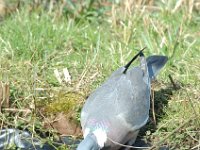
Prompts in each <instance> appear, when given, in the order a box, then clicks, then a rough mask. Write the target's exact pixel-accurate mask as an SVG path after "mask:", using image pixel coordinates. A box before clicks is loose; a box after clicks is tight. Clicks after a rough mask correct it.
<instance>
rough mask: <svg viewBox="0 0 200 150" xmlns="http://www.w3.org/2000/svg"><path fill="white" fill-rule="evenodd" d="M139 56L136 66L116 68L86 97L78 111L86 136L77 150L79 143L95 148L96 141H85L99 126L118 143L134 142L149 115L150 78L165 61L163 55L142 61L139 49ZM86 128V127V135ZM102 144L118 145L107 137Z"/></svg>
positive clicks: (106, 145) (113, 146)
mask: <svg viewBox="0 0 200 150" xmlns="http://www.w3.org/2000/svg"><path fill="white" fill-rule="evenodd" d="M139 55H140V66H137V67H132V68H129V69H126V66H127V65H128V64H130V63H128V64H127V65H126V66H125V67H121V68H119V69H117V70H116V71H115V72H114V73H112V75H111V76H110V77H109V78H108V79H107V80H106V81H105V82H104V83H103V84H102V85H101V86H100V87H99V88H97V89H96V90H95V91H94V92H93V93H92V94H91V95H90V96H89V97H88V99H87V100H86V103H85V104H84V106H83V109H82V112H81V126H82V129H83V132H84V134H85V136H86V137H87V138H85V139H84V140H83V142H82V143H81V144H80V145H79V147H78V150H83V147H84V146H83V143H90V145H93V149H90V148H88V149H87V150H95V149H99V145H98V144H97V140H93V141H91V140H90V141H89V140H88V136H94V134H93V132H94V131H95V130H97V129H102V130H103V131H105V132H106V135H107V137H108V138H110V139H112V140H113V141H116V142H118V143H121V144H125V143H127V142H129V144H133V143H134V142H135V139H136V137H137V134H138V132H139V129H140V128H141V127H143V126H144V125H145V124H146V123H147V121H148V118H149V109H150V82H151V79H153V77H155V76H156V75H157V73H158V72H159V70H160V69H161V68H162V67H163V66H164V64H165V63H166V61H167V57H165V56H150V57H148V58H147V61H146V59H145V57H144V55H143V53H142V51H141V52H140V53H139ZM124 70H127V71H125V72H124ZM149 71H150V74H149ZM86 129H89V134H88V135H87V133H85V132H86V131H85V130H86ZM87 141H88V142H87ZM95 144H97V146H94V145H95ZM106 147H107V148H109V149H118V148H119V146H118V145H115V144H114V143H112V142H111V141H110V140H109V139H106V141H105V143H104V146H103V147H102V148H106ZM84 150H85V149H84Z"/></svg>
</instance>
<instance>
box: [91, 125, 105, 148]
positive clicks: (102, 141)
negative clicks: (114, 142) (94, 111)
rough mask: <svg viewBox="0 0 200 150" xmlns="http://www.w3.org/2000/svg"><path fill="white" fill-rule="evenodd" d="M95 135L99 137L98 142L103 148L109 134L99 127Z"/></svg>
mask: <svg viewBox="0 0 200 150" xmlns="http://www.w3.org/2000/svg"><path fill="white" fill-rule="evenodd" d="M93 133H94V135H95V136H96V138H97V143H98V145H99V146H100V148H103V147H104V144H105V143H106V141H107V134H106V131H105V130H103V129H101V128H98V129H96V130H94V132H93Z"/></svg>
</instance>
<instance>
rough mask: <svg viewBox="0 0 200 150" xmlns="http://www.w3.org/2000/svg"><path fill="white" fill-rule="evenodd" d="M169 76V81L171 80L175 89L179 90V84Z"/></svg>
mask: <svg viewBox="0 0 200 150" xmlns="http://www.w3.org/2000/svg"><path fill="white" fill-rule="evenodd" d="M168 76H169V79H170V81H171V83H172V85H173V87H174V89H175V90H178V89H179V88H180V87H178V86H177V84H176V83H175V82H174V80H173V78H172V76H171V75H170V74H169V75H168Z"/></svg>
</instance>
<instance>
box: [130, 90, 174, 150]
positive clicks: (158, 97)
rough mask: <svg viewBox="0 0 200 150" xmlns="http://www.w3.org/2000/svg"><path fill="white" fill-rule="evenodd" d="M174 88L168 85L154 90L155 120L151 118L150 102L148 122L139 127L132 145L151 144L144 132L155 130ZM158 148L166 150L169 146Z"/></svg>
mask: <svg viewBox="0 0 200 150" xmlns="http://www.w3.org/2000/svg"><path fill="white" fill-rule="evenodd" d="M175 90H177V89H174V88H173V87H171V86H168V87H166V88H161V89H160V90H158V91H154V113H155V117H156V121H155V120H154V119H153V110H152V103H151V110H150V118H149V122H148V123H147V124H146V125H145V126H144V127H143V128H141V130H140V132H139V135H138V137H137V139H136V142H135V144H134V146H137V147H150V146H152V143H151V140H150V139H148V138H146V137H145V136H146V132H149V133H150V134H152V133H154V132H155V131H156V129H157V125H156V124H158V123H159V121H160V120H161V119H162V118H163V116H164V115H165V112H164V108H165V107H167V106H168V102H169V100H170V99H171V96H172V95H173V91H175ZM151 102H152V101H151ZM159 149H160V150H167V149H169V148H168V147H160V148H159ZM140 150H141V149H140Z"/></svg>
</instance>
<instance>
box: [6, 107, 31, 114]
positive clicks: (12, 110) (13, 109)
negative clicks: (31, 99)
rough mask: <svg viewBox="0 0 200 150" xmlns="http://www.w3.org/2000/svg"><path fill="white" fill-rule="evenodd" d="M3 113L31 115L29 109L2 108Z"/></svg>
mask: <svg viewBox="0 0 200 150" xmlns="http://www.w3.org/2000/svg"><path fill="white" fill-rule="evenodd" d="M3 111H11V112H25V113H31V110H30V109H17V108H3Z"/></svg>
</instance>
